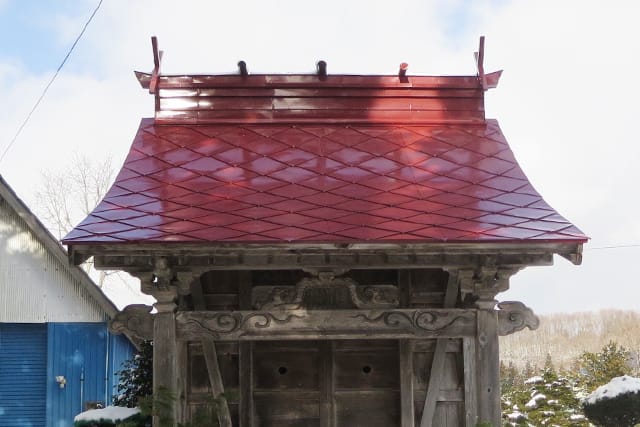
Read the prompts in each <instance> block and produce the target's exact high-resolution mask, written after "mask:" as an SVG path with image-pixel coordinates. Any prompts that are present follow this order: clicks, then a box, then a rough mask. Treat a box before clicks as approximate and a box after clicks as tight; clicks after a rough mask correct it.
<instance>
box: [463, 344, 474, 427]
mask: <svg viewBox="0 0 640 427" xmlns="http://www.w3.org/2000/svg"><path fill="white" fill-rule="evenodd" d="M462 355H463V358H464V412H465V427H476V424H477V422H478V409H477V408H478V401H477V398H478V395H477V393H476V390H477V388H476V375H477V372H476V342H475V338H472V337H464V338H462Z"/></svg>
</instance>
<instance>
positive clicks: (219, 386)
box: [191, 280, 231, 427]
mask: <svg viewBox="0 0 640 427" xmlns="http://www.w3.org/2000/svg"><path fill="white" fill-rule="evenodd" d="M191 295H192V299H193V305H194V307H195V308H197V309H199V310H205V309H206V307H207V304H206V302H205V299H204V292H203V290H202V282H201V281H200V280H196V281H194V283H192V284H191ZM201 345H202V354H203V355H204V360H205V364H206V366H207V374H208V375H209V382H210V384H211V391H212V394H213V400H214V402H215V405H216V407H217V411H216V414H217V418H218V423H219V424H220V427H231V415H230V413H229V406H228V404H227V399H226V396H225V393H224V384H223V382H222V374H221V373H220V365H219V363H218V353H217V351H216V343H215V342H214V341H213V340H202V342H201Z"/></svg>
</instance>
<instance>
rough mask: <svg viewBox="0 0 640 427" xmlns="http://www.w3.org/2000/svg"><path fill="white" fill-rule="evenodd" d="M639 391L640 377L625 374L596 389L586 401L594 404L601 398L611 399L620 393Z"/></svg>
mask: <svg viewBox="0 0 640 427" xmlns="http://www.w3.org/2000/svg"><path fill="white" fill-rule="evenodd" d="M638 392H640V378H634V377H630V376H628V375H624V376H622V377H616V378H614V379H612V380H611V381H609V382H608V383H607V384H605V385H602V386H600V387H598V388H597V389H595V391H594V392H593V393H591V394H590V395H589V396H587V398H586V399H585V402H587V403H589V404H593V403H596V402H597V401H599V400H602V399H611V398H613V397H616V396H618V395H620V394H624V393H638Z"/></svg>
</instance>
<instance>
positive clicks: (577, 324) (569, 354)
mask: <svg viewBox="0 0 640 427" xmlns="http://www.w3.org/2000/svg"><path fill="white" fill-rule="evenodd" d="M609 341H615V342H617V343H618V344H619V345H621V346H623V347H625V348H627V349H629V350H631V351H632V352H633V353H634V354H633V356H634V360H632V361H631V362H632V366H634V367H635V368H636V369H637V368H638V367H640V312H636V311H622V310H602V311H597V312H585V313H572V314H552V315H546V316H540V327H539V328H538V329H537V330H535V331H529V330H528V329H526V330H524V331H520V332H516V333H515V334H512V335H509V336H506V337H502V338H500V359H501V360H502V361H503V362H504V363H505V364H507V365H508V364H509V362H513V363H514V365H516V366H518V367H520V368H522V367H524V365H525V364H526V363H527V362H529V363H530V364H531V365H532V366H538V367H542V366H543V365H544V361H545V358H546V356H547V354H550V355H551V358H552V360H553V363H554V365H555V367H556V368H558V369H560V368H569V365H570V364H571V361H572V360H573V359H574V358H575V357H577V356H579V355H580V354H581V353H582V352H583V351H590V352H598V351H600V350H601V349H602V346H603V345H605V344H606V343H608V342H609Z"/></svg>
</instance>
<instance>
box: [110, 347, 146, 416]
mask: <svg viewBox="0 0 640 427" xmlns="http://www.w3.org/2000/svg"><path fill="white" fill-rule="evenodd" d="M116 374H117V375H118V376H119V377H120V378H119V382H118V389H117V390H118V395H117V396H114V398H113V404H114V405H115V406H126V407H128V408H135V407H138V406H139V404H140V400H141V399H144V398H148V397H149V396H151V395H152V394H153V343H152V342H151V341H143V342H142V344H140V351H138V352H137V353H136V354H135V355H134V356H133V357H132V358H131V359H129V360H127V361H126V362H124V363H123V366H122V369H121V370H120V371H118V372H117V373H116Z"/></svg>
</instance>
